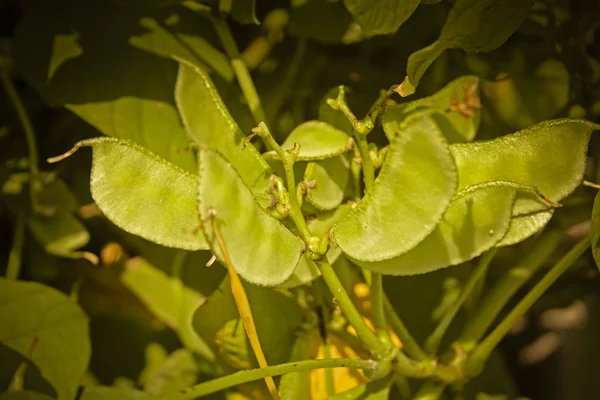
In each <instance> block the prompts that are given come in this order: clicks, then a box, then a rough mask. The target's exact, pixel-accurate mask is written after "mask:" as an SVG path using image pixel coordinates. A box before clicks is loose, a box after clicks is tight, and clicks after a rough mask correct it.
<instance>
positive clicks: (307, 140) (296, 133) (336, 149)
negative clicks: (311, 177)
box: [267, 121, 352, 161]
mask: <svg viewBox="0 0 600 400" xmlns="http://www.w3.org/2000/svg"><path fill="white" fill-rule="evenodd" d="M294 143H298V144H299V145H300V153H299V154H298V158H297V159H296V160H297V161H312V160H324V159H326V158H331V157H335V156H338V155H340V154H342V153H345V152H346V151H348V150H350V148H351V144H352V141H351V139H350V136H348V135H347V134H346V133H345V132H343V131H341V130H339V129H337V128H335V127H333V126H332V125H330V124H328V123H327V122H323V121H308V122H304V123H303V124H300V125H298V126H297V127H296V128H295V129H294V130H293V131H292V132H290V134H289V136H288V137H287V138H286V139H285V141H284V142H283V143H282V145H281V148H282V149H284V150H289V149H292V148H293V147H294ZM267 154H268V155H269V156H270V157H277V154H276V153H275V152H274V151H270V152H268V153H267Z"/></svg>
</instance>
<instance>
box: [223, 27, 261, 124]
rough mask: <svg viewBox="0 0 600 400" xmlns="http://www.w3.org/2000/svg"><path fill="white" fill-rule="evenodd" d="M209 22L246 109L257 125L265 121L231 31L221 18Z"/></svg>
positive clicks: (248, 73)
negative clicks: (230, 67) (234, 77)
mask: <svg viewBox="0 0 600 400" xmlns="http://www.w3.org/2000/svg"><path fill="white" fill-rule="evenodd" d="M211 21H212V23H213V25H214V27H215V30H216V31H217V35H219V39H221V43H222V44H223V48H224V49H225V52H226V53H227V55H228V56H229V59H230V60H231V66H232V68H233V71H234V72H235V76H236V78H237V80H238V84H239V85H240V88H241V89H242V93H243V94H244V98H245V99H246V101H247V102H248V107H250V112H252V116H253V117H254V121H255V122H256V123H257V124H258V123H260V122H262V121H265V120H266V117H265V112H264V110H263V108H262V104H261V102H260V98H259V97H258V93H257V92H256V87H255V86H254V82H253V81H252V76H250V72H248V68H247V67H246V64H244V61H243V60H242V57H241V55H240V52H239V50H238V47H237V45H236V43H235V39H234V38H233V35H232V34H231V30H230V29H229V25H227V21H225V20H224V19H221V18H211Z"/></svg>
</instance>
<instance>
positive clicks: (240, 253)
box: [198, 149, 304, 286]
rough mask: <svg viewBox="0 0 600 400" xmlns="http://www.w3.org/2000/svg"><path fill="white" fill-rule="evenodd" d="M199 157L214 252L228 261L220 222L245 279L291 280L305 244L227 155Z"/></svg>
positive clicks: (205, 221)
mask: <svg viewBox="0 0 600 400" xmlns="http://www.w3.org/2000/svg"><path fill="white" fill-rule="evenodd" d="M198 155H199V162H198V163H199V167H198V170H199V171H200V184H199V186H200V190H199V198H200V207H199V208H200V218H201V220H202V228H203V231H204V234H205V236H206V239H207V241H208V243H209V246H210V248H211V250H212V252H213V253H214V254H216V255H217V257H218V258H219V259H220V260H221V261H223V260H224V256H223V252H222V251H221V247H220V245H219V243H218V241H217V236H216V234H215V231H214V230H213V225H212V223H213V218H216V224H217V225H218V228H219V231H220V233H221V235H222V237H223V241H224V244H225V247H226V250H227V252H228V253H229V256H230V258H231V263H232V265H233V267H234V268H235V270H236V271H237V272H238V273H239V274H240V275H241V276H242V277H243V278H244V279H246V280H247V281H249V282H252V283H254V284H258V285H263V286H264V285H278V284H280V283H282V282H283V281H285V280H286V279H287V278H288V277H289V276H290V275H291V274H292V272H293V271H294V269H295V268H296V265H297V264H298V260H299V259H300V257H301V255H302V253H303V251H304V244H303V242H302V240H300V238H298V237H297V236H295V235H294V234H293V233H291V232H290V231H289V230H288V229H287V228H286V227H285V226H284V225H282V224H281V223H280V222H279V221H277V220H276V219H274V218H273V217H271V216H270V215H268V214H267V213H266V212H265V211H264V210H263V209H262V208H261V207H260V205H259V204H258V203H257V201H256V200H255V199H254V196H253V195H252V192H251V191H250V190H249V189H248V188H247V187H246V185H245V184H244V182H243V180H242V178H241V177H240V175H238V173H237V172H236V170H235V169H234V168H233V166H232V165H231V164H230V163H229V162H227V161H226V160H225V159H224V158H223V157H222V156H221V155H219V154H217V153H216V152H215V151H213V150H209V149H200V152H199V154H198ZM215 212H216V216H215V217H213V214H214V213H215ZM223 264H224V263H223Z"/></svg>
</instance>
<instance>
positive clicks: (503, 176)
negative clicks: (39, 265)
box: [450, 119, 598, 211]
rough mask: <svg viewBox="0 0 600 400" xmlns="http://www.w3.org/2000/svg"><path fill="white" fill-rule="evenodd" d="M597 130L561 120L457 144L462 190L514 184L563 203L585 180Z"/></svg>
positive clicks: (454, 147)
mask: <svg viewBox="0 0 600 400" xmlns="http://www.w3.org/2000/svg"><path fill="white" fill-rule="evenodd" d="M595 129H598V126H597V125H594V124H592V123H590V122H587V121H584V120H574V119H558V120H553V121H546V122H542V123H540V124H537V125H535V126H532V127H530V128H528V129H524V130H522V131H519V132H517V133H514V134H511V135H506V136H503V137H500V138H498V139H494V140H490V141H482V142H475V143H462V144H453V145H451V146H450V151H451V152H452V156H453V157H454V160H455V162H456V166H457V168H458V176H459V185H458V186H459V188H458V190H459V191H460V190H463V189H466V188H468V187H469V186H473V185H477V184H480V183H483V182H492V181H510V182H515V183H518V184H521V185H526V186H534V187H535V188H536V189H537V190H538V191H539V192H540V193H542V194H543V195H544V196H546V197H547V198H549V199H550V200H552V201H555V202H557V201H560V200H561V199H563V198H565V197H566V196H567V195H569V194H570V193H571V192H573V190H575V188H576V187H577V186H579V184H580V183H581V180H582V179H583V173H584V171H585V165H586V153H587V147H588V141H589V139H590V135H591V133H592V131H593V130H595ZM528 211H533V210H531V209H529V210H528Z"/></svg>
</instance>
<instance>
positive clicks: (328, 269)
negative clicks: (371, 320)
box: [317, 260, 386, 359]
mask: <svg viewBox="0 0 600 400" xmlns="http://www.w3.org/2000/svg"><path fill="white" fill-rule="evenodd" d="M317 265H318V266H319V268H320V270H321V275H323V279H324V280H325V283H326V284H327V286H328V287H329V290H330V291H331V293H332V294H333V295H334V296H335V299H336V303H337V305H338V306H339V307H340V309H341V310H342V312H343V313H344V316H345V317H346V319H347V320H348V322H349V323H350V325H352V327H353V328H354V330H355V331H356V334H357V336H358V337H359V339H360V340H361V341H362V342H363V343H364V345H365V347H366V348H367V350H369V352H370V353H371V354H372V355H373V356H374V357H375V358H377V359H381V358H382V357H383V356H384V355H385V353H386V349H385V347H384V346H383V345H382V344H381V343H380V342H379V340H378V339H377V336H376V335H375V333H374V332H373V331H372V330H371V328H369V326H368V325H367V324H366V323H365V320H364V319H363V317H362V315H360V313H359V312H358V310H357V309H356V307H355V306H354V304H353V303H352V300H351V299H350V296H348V293H346V290H344V287H343V286H342V283H341V282H340V280H339V278H338V277H337V275H336V273H335V271H334V270H333V267H332V266H331V264H329V263H328V262H327V261H325V260H319V261H317Z"/></svg>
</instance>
